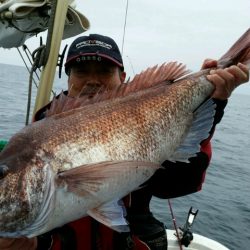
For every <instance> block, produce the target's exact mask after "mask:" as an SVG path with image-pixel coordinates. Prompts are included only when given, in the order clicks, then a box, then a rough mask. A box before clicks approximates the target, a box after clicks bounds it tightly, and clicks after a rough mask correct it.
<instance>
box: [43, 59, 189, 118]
mask: <svg viewBox="0 0 250 250" xmlns="http://www.w3.org/2000/svg"><path fill="white" fill-rule="evenodd" d="M188 73H189V70H187V69H186V66H185V65H184V64H182V63H178V62H169V63H164V64H162V65H161V66H158V65H156V66H154V67H151V68H148V69H147V70H145V71H143V72H141V73H140V74H137V75H136V76H135V77H134V79H133V80H132V81H131V82H128V83H124V84H121V85H120V86H119V87H117V88H116V89H113V90H103V89H100V90H99V91H98V93H97V94H96V95H95V96H94V97H92V98H89V97H88V96H87V95H85V94H84V91H85V89H84V88H83V89H82V91H81V93H80V94H79V96H78V97H75V98H73V97H68V96H66V95H65V94H64V93H61V94H60V95H59V97H57V98H54V99H53V100H52V103H51V106H50V109H49V110H48V111H46V117H48V116H52V115H54V114H58V113H62V112H65V111H68V110H72V109H76V108H79V107H83V106H86V105H89V104H93V103H97V102H100V101H104V100H109V99H114V98H118V97H124V96H127V95H129V94H131V93H135V92H138V91H140V90H144V89H147V88H151V87H153V86H157V85H159V84H162V83H165V84H170V83H172V82H173V81H174V80H176V79H178V78H180V77H182V76H184V75H186V74H188Z"/></svg>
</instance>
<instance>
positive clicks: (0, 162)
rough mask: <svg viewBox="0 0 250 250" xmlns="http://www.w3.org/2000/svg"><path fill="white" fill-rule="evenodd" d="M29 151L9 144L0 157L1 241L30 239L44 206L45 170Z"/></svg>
mask: <svg viewBox="0 0 250 250" xmlns="http://www.w3.org/2000/svg"><path fill="white" fill-rule="evenodd" d="M31 147H32V146H31V145H30V146H28V145H27V146H25V147H21V146H20V145H19V144H17V143H16V142H15V143H10V144H9V145H7V146H6V149H4V150H3V151H2V152H1V154H0V237H21V236H26V235H29V231H30V230H31V226H33V225H34V224H35V222H36V220H37V218H38V217H39V215H40V213H41V209H42V207H43V206H44V202H45V199H46V197H45V195H46V191H47V190H48V189H47V184H48V182H47V177H48V173H47V169H48V167H47V166H46V163H44V162H43V161H42V160H41V158H40V157H39V156H37V155H35V154H34V153H32V152H34V149H33V150H32V149H31Z"/></svg>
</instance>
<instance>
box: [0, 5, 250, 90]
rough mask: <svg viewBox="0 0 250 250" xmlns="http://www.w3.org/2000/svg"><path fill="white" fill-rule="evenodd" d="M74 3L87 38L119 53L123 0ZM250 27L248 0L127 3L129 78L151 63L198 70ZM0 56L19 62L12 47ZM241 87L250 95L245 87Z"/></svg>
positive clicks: (0, 60)
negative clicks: (107, 40)
mask: <svg viewBox="0 0 250 250" xmlns="http://www.w3.org/2000/svg"><path fill="white" fill-rule="evenodd" d="M76 3H77V9H78V10H79V11H80V12H81V13H83V14H84V15H85V16H86V17H88V19H89V21H90V23H91V27H90V30H89V31H87V32H86V34H89V33H101V34H104V35H108V36H111V37H113V38H114V39H115V40H116V42H117V43H118V45H119V47H120V49H121V50H122V41H123V34H124V22H125V13H126V4H127V0H84V1H83V0H76ZM249 27H250V1H249V0H237V1H236V0H175V1H173V0H129V2H128V15H127V22H126V32H125V40H124V45H123V58H124V64H125V69H126V71H127V73H128V75H130V76H133V72H135V73H139V72H140V71H141V70H143V69H145V68H147V67H149V66H153V65H155V64H161V63H163V62H166V61H179V62H183V63H185V64H186V65H187V67H188V68H190V69H192V70H198V69H199V68H200V66H201V64H202V62H203V60H204V59H205V58H214V59H218V58H219V57H220V56H221V55H222V54H224V53H225V52H226V51H227V50H228V49H229V47H230V46H231V45H232V44H233V43H234V42H235V41H236V40H237V39H238V38H239V37H240V36H241V35H242V34H243V33H244V32H245V31H246V30H247V29H248V28H249ZM37 41H38V40H37V39H33V38H32V39H30V40H29V41H28V42H27V45H29V46H31V48H32V47H33V46H34V44H35V43H36V42H37ZM72 41H73V39H67V40H66V41H64V42H63V43H62V45H65V44H66V43H67V44H70V43H71V42H72ZM0 53H1V57H0V63H9V64H18V65H21V64H22V61H21V59H18V58H17V57H18V53H17V51H16V50H15V49H12V50H4V49H0ZM241 88H243V90H244V92H245V90H246V91H247V92H249V94H250V86H249V84H248V86H246V87H241Z"/></svg>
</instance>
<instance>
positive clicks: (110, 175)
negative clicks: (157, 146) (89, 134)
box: [56, 161, 160, 198]
mask: <svg viewBox="0 0 250 250" xmlns="http://www.w3.org/2000/svg"><path fill="white" fill-rule="evenodd" d="M159 167H160V164H156V163H152V162H139V161H106V162H100V163H93V164H87V165H82V166H79V167H76V168H73V169H70V170H67V171H64V172H60V173H58V176H57V180H56V182H57V185H58V186H60V187H64V188H66V189H67V191H68V192H73V193H75V194H77V195H79V196H85V195H89V194H92V195H94V196H96V195H97V193H98V192H99V193H103V194H104V193H105V192H106V193H107V192H113V193H114V195H118V196H119V195H126V194H128V193H130V192H131V191H133V190H134V189H136V188H137V187H138V186H140V185H141V184H142V183H144V182H145V181H146V180H147V179H148V178H150V177H151V176H152V175H153V174H154V172H155V171H156V170H157V169H158V168H159ZM118 196H117V197H116V198H121V197H123V196H120V197H118ZM114 198H115V196H114Z"/></svg>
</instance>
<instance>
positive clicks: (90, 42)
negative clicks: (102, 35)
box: [76, 40, 112, 49]
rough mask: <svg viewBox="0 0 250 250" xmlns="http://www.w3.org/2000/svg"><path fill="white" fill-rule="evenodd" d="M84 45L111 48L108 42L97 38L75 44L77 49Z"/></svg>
mask: <svg viewBox="0 0 250 250" xmlns="http://www.w3.org/2000/svg"><path fill="white" fill-rule="evenodd" d="M85 46H100V47H102V48H105V49H112V46H111V45H110V44H108V43H105V42H102V41H98V40H86V41H82V42H80V43H77V44H76V48H77V49H80V48H82V47H85Z"/></svg>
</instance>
